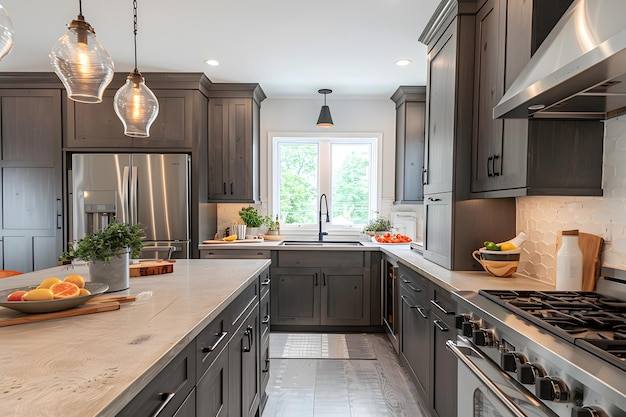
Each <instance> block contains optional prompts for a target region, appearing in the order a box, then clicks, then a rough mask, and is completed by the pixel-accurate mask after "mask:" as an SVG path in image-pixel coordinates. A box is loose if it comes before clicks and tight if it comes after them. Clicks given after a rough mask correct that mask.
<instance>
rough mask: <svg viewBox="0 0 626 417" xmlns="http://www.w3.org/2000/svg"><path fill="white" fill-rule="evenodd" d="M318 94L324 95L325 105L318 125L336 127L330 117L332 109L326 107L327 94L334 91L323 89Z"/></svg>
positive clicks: (318, 119)
mask: <svg viewBox="0 0 626 417" xmlns="http://www.w3.org/2000/svg"><path fill="white" fill-rule="evenodd" d="M317 92H318V93H320V94H324V105H323V106H322V110H321V111H320V117H318V118H317V125H318V126H321V127H331V126H334V124H333V118H332V117H331V116H330V108H329V107H328V106H327V105H326V94H330V93H332V92H333V90H329V89H328V88H322V89H321V90H318V91H317Z"/></svg>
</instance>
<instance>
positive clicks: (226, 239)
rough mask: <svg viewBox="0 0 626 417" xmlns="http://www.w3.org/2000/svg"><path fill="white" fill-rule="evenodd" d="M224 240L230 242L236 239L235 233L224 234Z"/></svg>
mask: <svg viewBox="0 0 626 417" xmlns="http://www.w3.org/2000/svg"><path fill="white" fill-rule="evenodd" d="M222 240H225V241H226V242H232V241H233V240H237V235H230V236H226V237H225V238H224V239H222Z"/></svg>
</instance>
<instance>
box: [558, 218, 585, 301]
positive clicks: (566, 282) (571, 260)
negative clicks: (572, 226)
mask: <svg viewBox="0 0 626 417" xmlns="http://www.w3.org/2000/svg"><path fill="white" fill-rule="evenodd" d="M582 288H583V253H582V252H581V250H580V246H579V245H578V230H564V231H563V236H562V240H561V247H560V248H559V251H558V252H557V254H556V290H557V291H581V290H582Z"/></svg>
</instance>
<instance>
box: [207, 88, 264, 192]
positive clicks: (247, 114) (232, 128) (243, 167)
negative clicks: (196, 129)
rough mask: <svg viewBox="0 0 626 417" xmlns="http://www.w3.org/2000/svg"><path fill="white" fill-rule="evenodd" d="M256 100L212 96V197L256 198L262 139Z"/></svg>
mask: <svg viewBox="0 0 626 417" xmlns="http://www.w3.org/2000/svg"><path fill="white" fill-rule="evenodd" d="M253 110H255V109H253V101H252V100H251V99H245V98H211V99H210V100H209V139H208V143H209V147H208V152H209V156H208V158H209V166H208V174H209V178H208V181H209V200H210V201H214V202H219V201H227V202H228V201H238V202H254V201H255V200H256V199H257V196H255V193H256V190H257V187H256V185H255V184H256V181H257V180H258V173H257V172H256V170H257V169H258V161H257V159H258V158H259V143H258V132H256V131H255V130H254V123H253V121H254V120H255V118H254V116H255V113H254V111H253Z"/></svg>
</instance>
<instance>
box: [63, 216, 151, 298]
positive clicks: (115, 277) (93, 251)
mask: <svg viewBox="0 0 626 417" xmlns="http://www.w3.org/2000/svg"><path fill="white" fill-rule="evenodd" d="M144 235H145V234H144V231H143V229H142V228H141V226H140V225H139V224H134V225H127V224H124V223H120V222H118V221H117V220H113V221H112V222H111V223H109V225H108V226H107V227H106V228H105V229H102V230H99V231H97V232H95V233H91V234H89V235H86V236H85V237H83V238H82V239H79V240H77V241H74V242H72V244H71V245H70V249H69V251H67V252H64V253H63V254H62V255H61V257H60V258H59V260H61V261H63V260H68V259H69V260H72V259H82V260H84V261H86V262H89V278H90V280H91V281H92V282H103V283H106V284H109V290H108V292H112V291H120V290H125V289H127V288H128V287H129V284H130V276H129V275H130V271H129V263H130V262H129V258H132V259H137V258H139V256H140V255H141V248H142V247H143V240H142V239H143V237H144Z"/></svg>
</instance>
